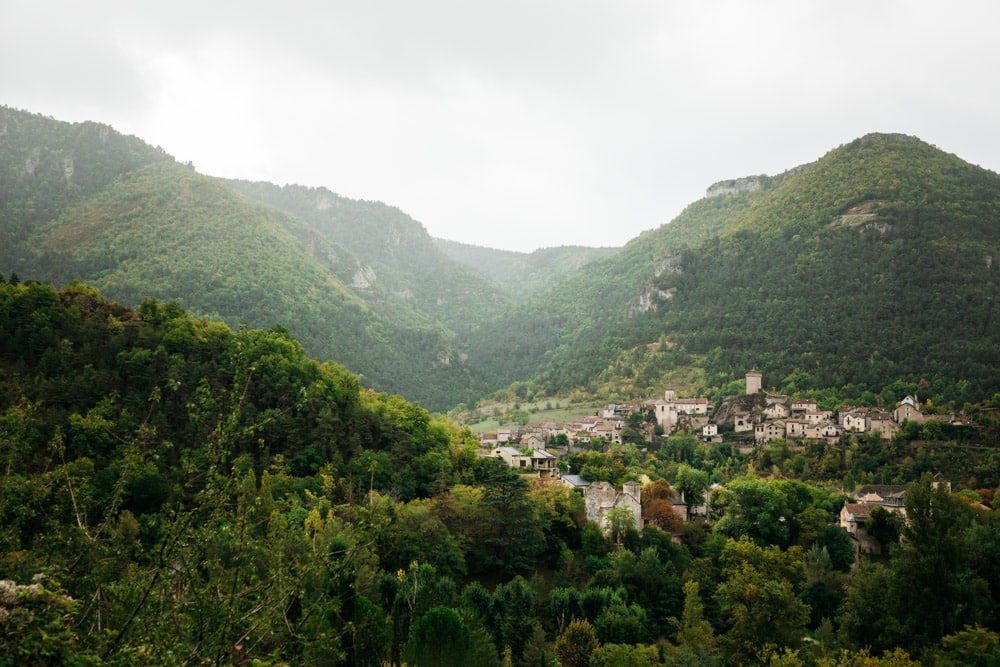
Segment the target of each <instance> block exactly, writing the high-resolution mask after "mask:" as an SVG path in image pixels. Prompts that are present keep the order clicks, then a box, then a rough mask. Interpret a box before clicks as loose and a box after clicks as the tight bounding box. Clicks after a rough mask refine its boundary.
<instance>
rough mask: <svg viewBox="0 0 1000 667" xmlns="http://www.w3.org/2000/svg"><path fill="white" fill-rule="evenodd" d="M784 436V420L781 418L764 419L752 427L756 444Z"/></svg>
mask: <svg viewBox="0 0 1000 667" xmlns="http://www.w3.org/2000/svg"><path fill="white" fill-rule="evenodd" d="M784 437H785V422H784V421H783V420H781V419H775V420H773V421H765V422H761V423H759V424H757V426H755V427H754V440H756V441H757V444H763V443H765V442H770V441H771V440H777V439H778V438H784Z"/></svg>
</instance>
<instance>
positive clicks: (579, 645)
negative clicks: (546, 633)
mask: <svg viewBox="0 0 1000 667" xmlns="http://www.w3.org/2000/svg"><path fill="white" fill-rule="evenodd" d="M598 646H600V643H599V642H598V641H597V635H596V633H595V632H594V627H593V626H592V625H591V624H590V623H588V622H587V621H585V620H574V621H572V622H570V624H569V626H568V627H567V628H566V631H565V632H564V633H562V634H561V635H559V637H557V638H556V655H558V656H559V661H560V663H561V664H562V665H563V667H589V666H590V658H591V656H592V655H593V653H594V651H596V650H597V648H598Z"/></svg>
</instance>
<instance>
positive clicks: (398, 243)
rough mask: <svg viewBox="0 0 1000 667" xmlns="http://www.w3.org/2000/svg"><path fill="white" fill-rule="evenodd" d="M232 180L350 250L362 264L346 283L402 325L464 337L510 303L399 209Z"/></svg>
mask: <svg viewBox="0 0 1000 667" xmlns="http://www.w3.org/2000/svg"><path fill="white" fill-rule="evenodd" d="M226 183H227V184H228V185H229V186H231V187H232V188H234V189H235V190H237V191H239V192H241V193H243V194H245V195H247V196H248V197H252V198H253V199H256V200H258V201H261V202H264V203H266V204H268V205H270V206H273V207H275V208H277V209H280V210H282V211H285V212H287V213H290V214H291V215H293V216H295V218H296V219H297V220H300V221H302V222H304V223H306V224H307V225H309V226H310V227H312V228H313V229H315V230H316V231H317V232H318V233H319V234H320V235H321V236H322V237H323V238H324V239H326V240H327V241H328V242H330V243H336V244H338V245H340V246H342V247H344V248H346V249H347V250H349V251H350V252H351V253H352V254H353V256H354V257H355V258H357V262H356V266H355V267H353V268H354V274H353V275H351V276H349V277H348V278H347V279H346V280H345V282H347V283H348V284H350V285H352V286H353V287H354V291H355V293H357V294H358V296H359V297H360V298H362V299H364V300H365V301H366V302H367V303H369V304H371V305H372V306H373V307H374V308H375V309H376V310H378V311H380V312H386V313H392V316H393V318H394V320H395V321H397V322H402V323H407V324H411V323H412V324H415V325H419V326H424V327H434V326H438V327H441V326H442V325H443V329H444V330H448V331H455V332H463V331H466V330H468V329H469V328H471V327H475V326H478V325H480V324H482V323H483V322H484V321H488V320H491V319H493V318H494V317H496V315H497V314H498V313H500V312H502V311H503V309H504V308H505V307H506V306H507V304H508V302H509V297H507V296H506V295H505V294H504V293H503V291H502V290H501V289H499V287H498V286H497V285H496V284H494V283H493V282H491V281H490V280H489V279H487V277H486V276H484V274H483V273H480V272H478V271H475V270H472V269H470V268H468V267H466V266H464V265H462V264H460V263H458V262H455V261H453V260H451V259H450V258H449V257H448V256H447V255H446V254H445V253H442V252H441V251H440V250H439V249H438V246H437V244H436V243H435V241H434V240H433V239H432V238H431V237H430V236H429V235H428V234H427V231H426V230H425V229H424V228H423V226H422V225H421V224H420V223H419V222H417V221H416V220H413V219H412V218H410V217H409V216H408V215H406V214H405V213H403V212H402V211H400V210H399V209H397V208H393V207H391V206H387V205H386V204H383V203H381V202H367V201H357V200H353V199H348V198H346V197H341V196H339V195H337V194H334V193H333V192H330V191H329V190H327V189H325V188H306V187H302V186H294V185H288V186H284V187H278V186H276V185H272V184H270V183H259V182H258V183H250V182H246V181H226Z"/></svg>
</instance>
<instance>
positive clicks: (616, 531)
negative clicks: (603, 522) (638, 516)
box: [607, 507, 636, 546]
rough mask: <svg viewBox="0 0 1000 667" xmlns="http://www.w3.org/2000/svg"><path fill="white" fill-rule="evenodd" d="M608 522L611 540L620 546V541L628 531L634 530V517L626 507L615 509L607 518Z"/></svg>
mask: <svg viewBox="0 0 1000 667" xmlns="http://www.w3.org/2000/svg"><path fill="white" fill-rule="evenodd" d="M607 520H608V532H609V533H610V534H611V540H612V541H613V542H614V543H615V544H617V545H618V546H621V544H622V539H623V538H624V537H625V534H626V533H627V532H628V531H629V530H635V529H636V525H635V515H634V514H633V513H632V510H630V509H629V508H627V507H615V508H614V509H612V510H611V511H610V512H608V516H607Z"/></svg>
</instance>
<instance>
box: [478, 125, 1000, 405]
mask: <svg viewBox="0 0 1000 667" xmlns="http://www.w3.org/2000/svg"><path fill="white" fill-rule="evenodd" d="M742 181H743V185H744V187H725V184H717V185H718V186H719V187H715V186H713V188H712V189H711V191H713V194H714V193H718V194H714V196H710V197H706V198H704V199H702V200H699V201H698V202H695V203H694V204H692V205H691V206H689V207H688V208H687V209H686V210H685V211H684V212H683V213H682V214H681V215H680V216H678V218H677V219H675V220H674V221H672V222H671V223H669V224H667V225H664V226H662V227H660V228H659V229H657V230H655V231H653V232H648V233H646V234H644V235H642V236H640V237H639V238H636V239H634V240H632V241H631V242H630V243H628V244H627V245H626V246H625V247H624V248H623V250H622V251H621V252H620V253H618V254H616V255H613V256H611V257H609V258H607V259H605V260H602V261H599V262H596V263H594V264H593V265H591V266H590V267H588V270H587V271H586V272H583V273H581V274H579V275H577V276H575V277H573V278H572V279H571V280H569V281H567V282H566V283H564V284H562V285H561V286H560V287H559V288H558V290H556V291H554V292H549V293H546V294H543V295H540V296H538V297H536V298H535V299H532V300H531V301H529V302H527V303H525V304H522V305H521V306H519V307H518V308H517V309H516V310H515V311H513V312H512V313H511V314H510V315H509V316H508V318H507V319H506V320H505V321H501V322H500V323H498V325H497V326H494V327H491V329H490V330H489V331H487V332H484V333H483V338H482V339H481V340H479V341H473V342H472V344H471V345H470V347H471V348H472V349H478V350H485V349H489V350H490V359H492V360H493V369H494V371H495V372H497V373H503V372H504V370H505V369H509V371H510V372H509V374H507V375H505V376H504V379H505V380H510V381H514V380H515V379H518V380H524V378H526V377H529V376H530V377H531V378H532V380H531V381H530V383H529V384H531V385H532V386H533V387H534V388H535V390H537V391H538V392H540V393H543V394H548V393H567V392H570V391H573V390H574V389H581V388H582V389H583V390H585V391H593V390H595V389H596V380H597V379H598V378H599V377H600V376H601V373H602V372H605V371H607V370H608V369H609V368H612V367H615V366H619V367H620V366H622V364H623V359H627V358H631V363H629V364H625V366H631V367H632V369H631V370H632V371H633V372H634V371H635V369H636V368H638V367H646V366H648V365H650V364H652V366H653V367H659V368H661V369H664V368H665V369H669V367H670V366H671V365H672V364H673V363H674V362H672V361H671V360H670V358H671V357H674V358H675V359H676V363H687V362H689V361H691V355H696V357H697V358H696V362H697V363H698V364H699V365H700V366H701V367H702V368H704V370H705V371H706V374H707V375H706V377H707V380H706V385H707V386H706V387H705V389H711V388H712V387H716V388H719V387H722V386H724V385H725V384H727V383H729V382H731V381H733V380H736V379H738V378H739V377H740V376H741V374H742V373H743V372H745V371H746V370H747V369H750V368H752V367H757V368H758V369H759V370H761V371H762V372H763V374H764V379H765V386H771V387H774V388H778V389H782V390H784V391H810V390H820V389H823V388H829V387H835V388H838V389H839V390H842V391H843V393H844V395H845V396H859V397H862V396H867V397H868V398H869V399H874V398H875V394H877V393H878V392H879V391H880V390H882V389H883V388H884V387H886V386H887V385H890V384H893V383H897V384H898V383H902V384H903V385H905V386H907V387H916V386H918V385H920V386H922V387H924V388H925V389H924V390H923V391H925V392H926V393H928V395H929V396H940V397H941V398H947V399H949V400H953V401H956V402H958V403H959V404H961V402H963V401H966V400H975V398H976V397H982V396H988V395H991V394H993V393H994V392H996V391H998V390H1000V377H998V376H997V373H996V369H997V368H998V367H1000V355H998V350H1000V326H998V325H1000V303H998V300H997V294H1000V289H998V288H1000V266H998V263H997V262H996V259H995V258H996V257H998V253H1000V222H998V221H1000V176H998V175H997V174H995V173H993V172H990V171H988V170H985V169H981V168H979V167H976V166H973V165H970V164H968V163H966V162H964V161H962V160H961V159H959V158H958V157H956V156H954V155H950V154H946V153H944V152H942V151H940V150H938V149H937V148H935V147H933V146H930V145H928V144H926V143H924V142H922V141H920V140H918V139H916V138H913V137H908V136H902V135H886V134H875V135H869V136H866V137H863V138H861V139H858V140H856V141H853V142H851V143H849V144H846V145H843V146H841V147H839V148H837V149H834V150H833V151H831V152H830V153H828V154H827V155H825V156H823V157H822V158H821V159H819V160H817V161H816V162H814V163H811V164H808V165H804V166H802V167H799V168H796V169H793V170H791V171H789V172H787V173H785V174H782V175H780V176H779V177H775V178H767V177H756V178H752V179H742ZM515 322H521V323H524V322H529V323H530V327H531V333H530V335H529V336H527V339H528V340H530V341H531V344H530V345H528V346H525V345H524V338H522V337H520V336H518V335H515V334H513V333H511V331H512V327H513V326H514V323H515ZM657 341H663V342H665V343H667V344H668V345H661V346H652V345H651V344H652V343H655V342H657ZM656 355H662V356H663V357H665V358H666V359H665V360H661V361H658V362H655V363H654V362H653V360H652V359H651V357H654V356H656ZM480 361H483V360H480V359H476V358H471V359H470V363H472V364H476V363H479V362H480ZM530 369H535V372H534V373H532V372H530ZM667 377H669V373H668V374H667ZM647 379H649V380H651V381H652V382H653V384H655V382H656V381H660V382H662V381H663V376H662V375H661V376H659V377H653V378H647ZM630 387H631V388H632V389H633V390H637V391H640V392H641V391H642V390H643V389H644V388H645V387H644V386H643V385H642V383H637V384H632V385H630ZM647 395H648V394H647Z"/></svg>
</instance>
